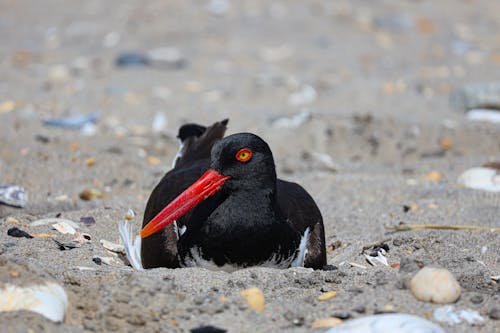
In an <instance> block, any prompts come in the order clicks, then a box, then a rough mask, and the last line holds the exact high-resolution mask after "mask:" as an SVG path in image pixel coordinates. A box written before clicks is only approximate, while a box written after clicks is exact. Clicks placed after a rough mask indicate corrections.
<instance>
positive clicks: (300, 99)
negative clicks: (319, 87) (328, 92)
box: [288, 85, 318, 106]
mask: <svg viewBox="0 0 500 333" xmlns="http://www.w3.org/2000/svg"><path fill="white" fill-rule="evenodd" d="M316 97H318V93H317V92H316V90H315V89H314V88H313V87H312V86H310V85H304V86H303V87H302V89H301V90H299V91H296V92H294V93H291V94H290V95H289V96H288V104H289V105H291V106H301V105H306V104H309V103H312V102H314V101H315V100H316Z"/></svg>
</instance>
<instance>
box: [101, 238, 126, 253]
mask: <svg viewBox="0 0 500 333" xmlns="http://www.w3.org/2000/svg"><path fill="white" fill-rule="evenodd" d="M100 242H101V245H102V246H104V248H105V249H106V250H109V251H111V252H116V253H122V254H125V248H124V247H123V245H120V244H116V243H113V242H110V241H108V240H105V239H101V241H100Z"/></svg>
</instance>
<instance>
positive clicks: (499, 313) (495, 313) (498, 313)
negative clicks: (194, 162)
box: [488, 308, 500, 320]
mask: <svg viewBox="0 0 500 333" xmlns="http://www.w3.org/2000/svg"><path fill="white" fill-rule="evenodd" d="M488 316H489V317H490V318H491V319H493V320H499V319H500V308H493V309H491V310H490V312H489V313H488Z"/></svg>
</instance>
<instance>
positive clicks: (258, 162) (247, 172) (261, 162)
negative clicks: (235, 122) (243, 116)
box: [210, 133, 276, 190]
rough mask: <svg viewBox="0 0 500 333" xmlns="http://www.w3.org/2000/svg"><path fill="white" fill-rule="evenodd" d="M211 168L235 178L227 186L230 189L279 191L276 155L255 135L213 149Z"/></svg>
mask: <svg viewBox="0 0 500 333" xmlns="http://www.w3.org/2000/svg"><path fill="white" fill-rule="evenodd" d="M210 168H211V169H213V170H215V171H217V172H219V173H220V174H222V175H225V176H230V177H231V179H230V180H228V181H227V182H226V183H225V184H224V187H223V188H226V189H232V190H235V189H244V190H249V189H256V188H268V189H272V190H274V189H275V187H276V170H275V167H274V160H273V153H272V152H271V149H270V148H269V146H268V145H267V143H266V142H265V141H264V140H262V139H261V138H260V137H258V136H257V135H255V134H251V133H238V134H233V135H230V136H227V137H225V138H223V139H221V140H220V141H218V142H217V143H216V144H215V145H214V146H213V148H212V155H211V159H210Z"/></svg>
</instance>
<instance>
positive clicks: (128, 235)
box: [118, 220, 144, 271]
mask: <svg viewBox="0 0 500 333" xmlns="http://www.w3.org/2000/svg"><path fill="white" fill-rule="evenodd" d="M118 230H119V231H120V238H121V240H122V243H123V246H124V247H125V253H126V254H127V259H128V261H129V262H130V265H132V267H134V268H135V269H137V270H138V271H142V270H144V267H142V260H141V236H135V238H134V231H133V228H132V224H131V223H130V222H129V221H127V220H121V221H119V222H118Z"/></svg>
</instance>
